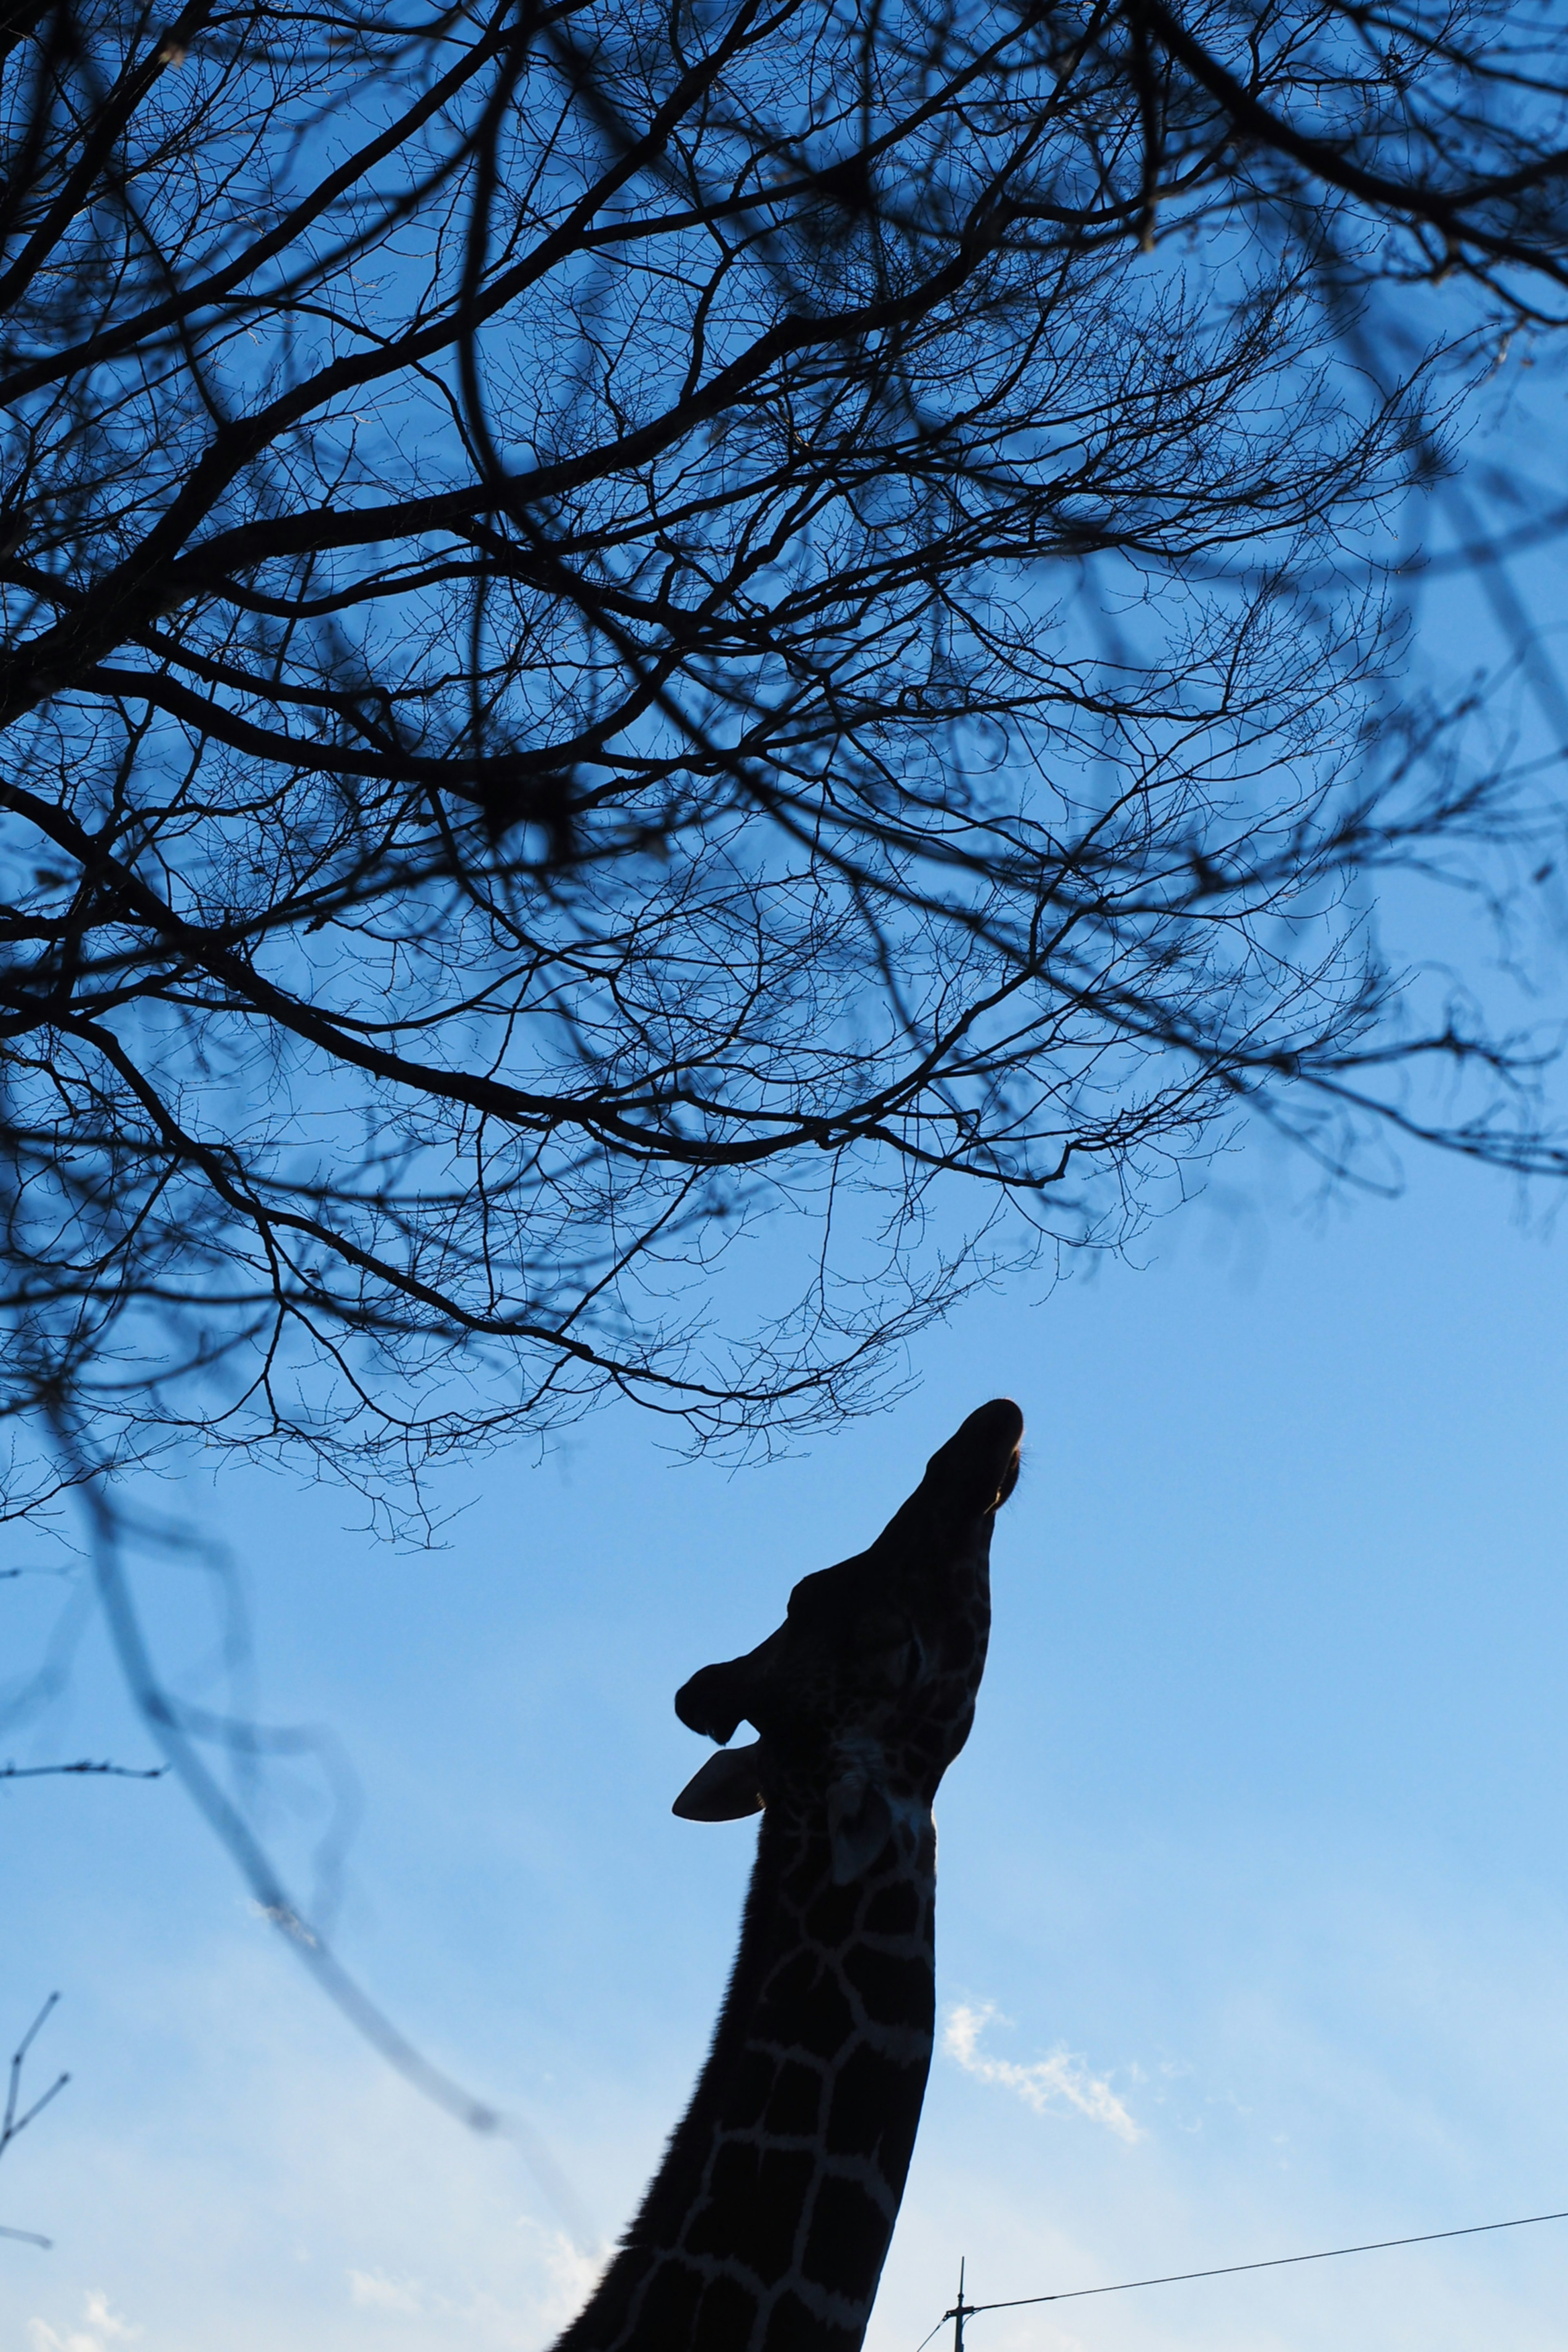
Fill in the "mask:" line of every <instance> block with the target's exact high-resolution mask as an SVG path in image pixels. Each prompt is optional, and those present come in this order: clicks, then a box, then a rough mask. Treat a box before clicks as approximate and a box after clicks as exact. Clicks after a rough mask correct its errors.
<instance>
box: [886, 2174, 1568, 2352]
mask: <svg viewBox="0 0 1568 2352" xmlns="http://www.w3.org/2000/svg"><path fill="white" fill-rule="evenodd" d="M1540 2221H1568V2208H1565V2209H1564V2210H1563V2211H1562V2212H1561V2213H1521V2214H1520V2215H1519V2216H1518V2217H1517V2219H1516V2220H1514V2221H1472V2222H1471V2223H1470V2224H1469V2225H1468V2228H1466V2229H1463V2230H1424V2231H1422V2232H1421V2234H1420V2235H1419V2236H1418V2237H1414V2238H1372V2239H1369V2240H1368V2241H1367V2242H1366V2244H1365V2245H1362V2246H1324V2247H1322V2248H1321V2249H1320V2250H1319V2251H1318V2252H1316V2253H1310V2254H1271V2255H1269V2256H1268V2258H1267V2260H1265V2261H1263V2262H1258V2263H1219V2264H1218V2265H1217V2266H1216V2267H1215V2269H1213V2270H1206V2271H1166V2272H1163V2273H1162V2274H1161V2276H1160V2277H1158V2278H1137V2279H1118V2280H1117V2281H1116V2283H1115V2284H1114V2285H1112V2286H1069V2287H1062V2288H1059V2289H1058V2292H1057V2293H1056V2294H1016V2295H1013V2296H1011V2297H1010V2298H1009V2300H1008V2301H1007V2302H1005V2303H965V2302H964V2300H963V2273H962V2271H961V2272H960V2273H959V2288H958V2294H959V2300H958V2303H957V2305H955V2306H954V2308H953V2309H952V2310H951V2311H944V2312H943V2313H942V2317H941V2318H940V2319H939V2320H938V2321H937V2324H936V2327H933V2328H932V2329H931V2336H934V2335H935V2334H936V2332H937V2328H938V2327H945V2326H946V2325H947V2323H948V2321H949V2320H950V2319H951V2320H952V2321H954V2322H955V2323H956V2325H955V2328H954V2334H955V2336H956V2338H957V2341H958V2342H959V2343H960V2344H962V2343H963V2326H964V2323H965V2322H966V2321H967V2320H971V2319H973V2318H974V2317H975V2316H976V2315H978V2314H979V2313H981V2312H983V2311H1022V2310H1023V2309H1024V2308H1025V2307H1026V2305H1030V2304H1037V2303H1077V2302H1079V2301H1081V2299H1082V2298H1083V2297H1084V2296H1085V2295H1090V2294H1131V2293H1132V2291H1133V2289H1134V2288H1136V2287H1142V2286H1180V2285H1181V2284H1183V2283H1184V2281H1186V2280H1188V2279H1210V2278H1234V2277H1235V2276H1236V2274H1237V2272H1238V2271H1278V2270H1285V2269H1287V2268H1289V2265H1290V2264H1291V2263H1332V2262H1337V2261H1338V2260H1339V2259H1340V2257H1341V2256H1342V2254H1382V2253H1386V2252H1388V2250H1389V2249H1390V2248H1391V2247H1393V2246H1432V2245H1436V2243H1437V2242H1438V2240H1439V2239H1442V2238H1483V2237H1485V2236H1487V2235H1488V2233H1489V2231H1493V2230H1529V2229H1533V2228H1534V2226H1535V2225H1536V2223H1537V2222H1540ZM931 2336H927V2337H926V2338H925V2344H929V2343H930V2342H931ZM925 2344H921V2346H919V2347H917V2352H925Z"/></svg>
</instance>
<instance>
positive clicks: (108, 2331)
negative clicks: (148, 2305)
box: [27, 2294, 142, 2352]
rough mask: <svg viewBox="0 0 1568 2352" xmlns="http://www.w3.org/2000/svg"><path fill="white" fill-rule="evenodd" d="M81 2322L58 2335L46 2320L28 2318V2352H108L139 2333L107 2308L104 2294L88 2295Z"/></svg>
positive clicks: (56, 2329)
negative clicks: (30, 2346)
mask: <svg viewBox="0 0 1568 2352" xmlns="http://www.w3.org/2000/svg"><path fill="white" fill-rule="evenodd" d="M82 2323H83V2324H82V2326H80V2327H79V2328H75V2327H73V2328H72V2329H70V2331H69V2332H68V2334H67V2335H64V2336H62V2335H61V2334H60V2332H59V2330H58V2327H51V2326H49V2323H48V2321H47V2319H35V2320H32V2321H30V2322H29V2323H28V2329H27V2332H28V2335H29V2336H31V2338H32V2352H112V2347H114V2346H115V2345H119V2344H129V2343H131V2342H132V2340H133V2339H134V2338H135V2337H136V2336H140V2335H141V2333H142V2330H141V2329H140V2328H139V2327H132V2325H131V2322H130V2321H129V2320H128V2319H122V2318H121V2315H120V2314H119V2313H118V2312H117V2311H111V2310H110V2307H109V2297H108V2296H107V2295H106V2294H89V2296H88V2297H87V2302H86V2306H85V2308H84V2310H83V2313H82Z"/></svg>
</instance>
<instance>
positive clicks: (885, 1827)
mask: <svg viewBox="0 0 1568 2352" xmlns="http://www.w3.org/2000/svg"><path fill="white" fill-rule="evenodd" d="M892 1834H893V1809H892V1807H891V1805H889V1802H888V1800H887V1796H886V1794H885V1792H884V1791H883V1790H881V1789H879V1787H878V1786H877V1783H876V1782H875V1780H867V1779H866V1778H865V1776H864V1774H863V1773H859V1772H846V1773H845V1774H844V1775H843V1777H842V1779H840V1780H835V1781H834V1783H833V1785H832V1787H831V1788H830V1789H829V1790H828V1791H827V1839H828V1843H829V1845H830V1846H831V1847H832V1850H833V1883H834V1885H835V1886H847V1885H850V1884H851V1883H852V1881H854V1880H855V1879H857V1878H862V1877H864V1875H865V1874H866V1873H867V1871H868V1870H869V1869H870V1867H871V1864H873V1863H874V1862H875V1861H876V1859H877V1856H878V1855H879V1853H881V1851H882V1848H883V1847H884V1846H885V1845H886V1844H887V1843H888V1840H889V1838H890V1837H891V1836H892Z"/></svg>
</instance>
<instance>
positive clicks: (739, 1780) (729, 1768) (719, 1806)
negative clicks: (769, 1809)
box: [669, 1739, 763, 1822]
mask: <svg viewBox="0 0 1568 2352" xmlns="http://www.w3.org/2000/svg"><path fill="white" fill-rule="evenodd" d="M762 1751H763V1743H762V1741H761V1740H760V1739H753V1740H752V1741H750V1742H749V1743H748V1745H747V1746H746V1747H744V1748H721V1749H720V1751H719V1753H718V1755H717V1756H710V1758H709V1759H708V1761H707V1763H706V1764H704V1766H703V1767H702V1769H701V1770H700V1772H694V1773H693V1774H692V1776H691V1778H690V1780H688V1782H687V1784H686V1786H685V1788H684V1789H682V1790H681V1792H680V1794H679V1797H677V1799H676V1801H675V1802H674V1804H673V1805H671V1807H670V1809H669V1810H670V1811H671V1812H672V1813H675V1814H677V1815H678V1816H679V1819H680V1820H681V1821H683V1822H739V1821H743V1820H744V1818H745V1816H746V1815H747V1814H748V1813H760V1812H761V1811H762V1810H763V1792H762V1789H761V1787H760V1786H759V1783H760V1782H761V1780H762V1777H763V1776H762V1769H761V1759H762Z"/></svg>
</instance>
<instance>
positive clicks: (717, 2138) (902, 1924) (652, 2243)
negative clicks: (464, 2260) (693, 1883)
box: [556, 1398, 1024, 2352]
mask: <svg viewBox="0 0 1568 2352" xmlns="http://www.w3.org/2000/svg"><path fill="white" fill-rule="evenodd" d="M1023 1433H1024V1417H1023V1415H1022V1413H1021V1412H1019V1410H1018V1408H1017V1406H1016V1404H1014V1403H1012V1402H1010V1401H1009V1400H1007V1399H1005V1398H1000V1399H997V1400H995V1401H994V1402H992V1403H990V1404H985V1405H982V1406H981V1407H980V1410H979V1411H978V1412H972V1413H971V1414H970V1416H969V1418H968V1420H967V1421H966V1422H964V1423H963V1426H962V1428H960V1429H959V1430H958V1431H957V1433H955V1434H954V1435H953V1436H952V1437H951V1438H949V1440H948V1442H947V1444H945V1445H943V1446H942V1447H940V1448H939V1450H938V1451H937V1452H936V1453H935V1454H932V1456H931V1460H930V1462H929V1463H928V1464H927V1465H926V1471H925V1475H924V1477H923V1478H922V1479H921V1483H920V1485H919V1486H917V1487H916V1489H915V1491H914V1493H913V1494H912V1495H911V1496H910V1498H909V1500H908V1502H907V1503H905V1504H904V1505H903V1507H901V1509H900V1510H899V1511H897V1512H896V1513H895V1514H894V1516H893V1517H892V1518H891V1519H890V1520H889V1523H888V1525H887V1527H886V1528H884V1529H883V1530H882V1533H881V1534H880V1535H879V1537H878V1538H877V1539H876V1541H875V1542H874V1543H873V1544H872V1545H871V1546H870V1547H869V1548H868V1549H867V1550H865V1551H863V1552H860V1553H858V1554H857V1555H856V1556H855V1558H854V1559H847V1560H842V1561H840V1562H839V1564H838V1566H837V1568H828V1569H823V1570H820V1571H819V1572H818V1573H817V1574H816V1575H815V1576H808V1577H806V1578H805V1579H804V1580H802V1582H800V1583H799V1584H797V1585H796V1586H795V1591H793V1592H792V1593H791V1595H790V1599H789V1608H788V1612H787V1613H786V1615H785V1618H784V1623H783V1624H782V1625H781V1626H780V1627H779V1629H778V1631H777V1632H776V1633H771V1634H770V1635H769V1636H768V1638H767V1640H766V1641H765V1642H763V1643H761V1644H760V1645H759V1647H758V1648H756V1649H754V1650H752V1651H751V1652H750V1653H749V1654H748V1655H747V1656H745V1657H743V1658H733V1659H731V1660H729V1661H728V1662H727V1663H726V1664H721V1665H713V1666H705V1667H704V1668H703V1669H702V1671H701V1672H700V1674H697V1675H693V1676H692V1678H691V1680H690V1681H689V1683H687V1684H686V1685H684V1687H683V1688H682V1689H681V1690H680V1691H679V1693H678V1694H677V1696H676V1702H675V1705H676V1711H677V1713H678V1714H679V1717H680V1719H681V1721H682V1722H683V1723H685V1724H687V1725H688V1726H689V1727H690V1728H691V1729H692V1730H693V1731H700V1732H705V1733H707V1734H708V1735H709V1736H710V1738H713V1739H716V1740H718V1741H720V1742H721V1746H720V1748H719V1752H718V1753H717V1754H716V1755H714V1756H710V1758H709V1759H708V1761H707V1762H706V1763H705V1764H704V1765H703V1766H702V1768H701V1769H700V1771H699V1772H697V1773H696V1774H695V1775H694V1776H693V1778H692V1779H691V1780H689V1782H688V1784H687V1786H686V1787H685V1789H683V1790H682V1791H681V1793H680V1795H679V1797H678V1798H677V1800H676V1802H675V1811H677V1813H679V1815H680V1816H681V1817H682V1818H683V1819H684V1820H688V1821H697V1822H720V1821H733V1820H738V1819H740V1818H742V1816H744V1815H746V1814H749V1813H754V1812H759V1811H760V1812H761V1814H762V1825H761V1829H760V1832H759V1835H758V1841H757V1859H756V1864H755V1867H754V1869H753V1870H752V1884H751V1888H750V1891H749V1893H748V1895H747V1897H746V1909H745V1916H744V1919H743V1922H742V1929H741V1943H740V1949H739V1951H738V1952H737V1954H736V1958H735V1966H734V1970H733V1973H732V1975H731V1979H730V1989H729V1992H728V1995H727V1996H726V1999H725V2002H724V2006H723V2009H722V2011H721V2013H720V2018H719V2023H718V2026H717V2029H716V2031H715V2032H714V2036H713V2046H712V2048H711V2050H710V2053H709V2055H708V2061H707V2063H706V2065H705V2066H704V2067H703V2070H702V2073H701V2074H700V2077H699V2080H698V2084H697V2088H696V2090H695V2092H694V2093H693V2095H692V2099H691V2105H690V2106H689V2109H688V2110H687V2113H686V2116H685V2117H684V2118H683V2120H682V2121H681V2123H680V2124H679V2126H677V2128H676V2131H675V2133H674V2136H673V2137H672V2138H671V2140H670V2143H669V2146H668V2149H667V2150H666V2153H665V2158H664V2162H663V2164H662V2165H661V2166H660V2168H659V2170H658V2174H657V2175H656V2176H655V2179H654V2180H653V2183H652V2185H651V2187H650V2188H649V2189H648V2191H647V2196H646V2197H645V2199H644V2200H643V2203H642V2207H641V2210H639V2212H638V2213H637V2218H636V2220H635V2221H633V2222H632V2224H631V2227H630V2228H629V2229H628V2230H627V2231H626V2236H625V2238H624V2239H623V2240H622V2242H621V2245H620V2249H619V2251H618V2252H617V2253H616V2256H615V2258H614V2260H613V2261H612V2263H611V2264H610V2266H609V2268H608V2270H607V2271H606V2272H605V2276H604V2278H603V2279H602V2280H601V2282H600V2284H599V2286H598V2288H597V2289H596V2291H595V2294H594V2295H593V2296H592V2297H591V2299H590V2301H589V2303H588V2305H587V2306H586V2308H585V2309H584V2311H583V2312H582V2313H581V2314H580V2315H578V2317H577V2318H576V2319H575V2320H574V2322H573V2323H572V2325H571V2326H570V2327H568V2328H567V2330H566V2332H565V2334H564V2335H563V2336H561V2337H560V2339H559V2341H558V2344H557V2346H556V2352H858V2347H859V2344H860V2341H861V2338H862V2336H864V2334H865V2332H866V2323H867V2321H868V2319H869V2317H870V2314H871V2305H872V2301H873V2299H874V2297H875V2295H876V2292H877V2284H878V2281H879V2278H880V2276H881V2272H882V2263H883V2261H884V2259H885V2258H886V2255H887V2252H888V2246H889V2241H890V2239H891V2237H892V2234H893V2223H894V2221H896V2219H897V2217H898V2210H899V2202H900V2198H901V2197H902V2195H903V2188H904V2178H905V2175H906V2173H907V2172H908V2170H909V2163H910V2155H911V2153H912V2151H913V2148H914V2142H915V2131H916V2128H917V2126H918V2125H919V2122H920V2113H921V2101H922V2100H923V2098H924V2095H925V2084H926V2076H927V2074H928V2073H929V2071H930V2067H931V2042H932V2035H933V2031H934V2026H935V2019H936V1984H935V1945H934V1940H933V1933H932V1927H933V1907H934V1898H935V1891H936V1832H935V1829H934V1826H933V1823H932V1821H931V1802H932V1800H933V1799H934V1797H935V1795H936V1791H937V1786H938V1783H939V1782H940V1781H941V1780H942V1774H943V1772H944V1771H945V1770H946V1769H947V1767H948V1766H949V1764H951V1763H952V1759H953V1758H954V1757H955V1756H956V1755H957V1754H958V1751H959V1749H960V1748H962V1747H963V1743H964V1741H965V1739H967V1738H968V1737H969V1729H970V1726H971V1724H972V1723H973V1718H974V1698H975V1693H976V1691H977V1690H978V1689H979V1686H980V1677H981V1674H982V1672H983V1671H984V1664H985V1648H986V1642H987V1639H988V1636H989V1633H990V1624H991V1589H990V1567H989V1562H990V1552H991V1529H992V1525H993V1521H994V1517H995V1514H996V1511H997V1510H998V1509H999V1507H1001V1505H1002V1504H1003V1503H1005V1501H1006V1499H1007V1497H1008V1496H1009V1495H1010V1494H1011V1493H1012V1491H1013V1488H1014V1486H1015V1485H1016V1481H1017V1476H1018V1449H1019V1446H1020V1444H1021V1443H1022V1439H1023ZM742 1723H749V1724H750V1725H751V1726H752V1729H753V1731H754V1732H755V1733H756V1735H757V1736H756V1738H754V1739H753V1740H752V1741H750V1742H748V1743H747V1744H746V1745H745V1746H743V1747H740V1748H731V1747H730V1746H729V1744H728V1743H729V1741H730V1740H731V1738H733V1736H734V1733H735V1732H736V1730H737V1729H738V1728H739V1727H740V1726H741V1724H742Z"/></svg>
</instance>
